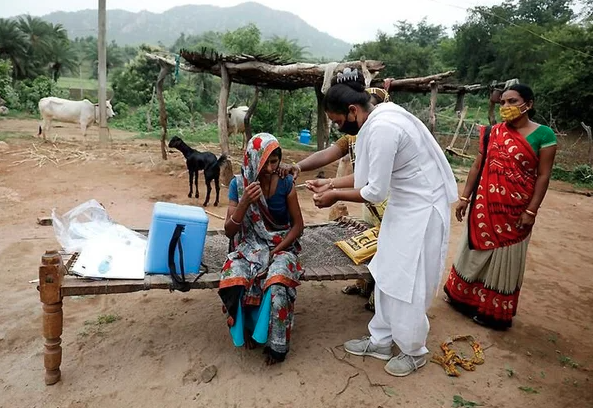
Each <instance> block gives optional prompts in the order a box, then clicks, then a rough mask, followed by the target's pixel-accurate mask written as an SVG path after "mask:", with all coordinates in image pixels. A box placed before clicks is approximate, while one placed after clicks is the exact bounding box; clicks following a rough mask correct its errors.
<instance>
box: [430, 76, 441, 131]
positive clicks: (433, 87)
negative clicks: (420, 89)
mask: <svg viewBox="0 0 593 408" xmlns="http://www.w3.org/2000/svg"><path fill="white" fill-rule="evenodd" d="M438 90H439V87H438V84H437V82H436V81H431V82H430V118H429V122H430V131H431V132H432V134H433V135H434V134H435V133H436V129H437V115H436V107H437V94H438Z"/></svg>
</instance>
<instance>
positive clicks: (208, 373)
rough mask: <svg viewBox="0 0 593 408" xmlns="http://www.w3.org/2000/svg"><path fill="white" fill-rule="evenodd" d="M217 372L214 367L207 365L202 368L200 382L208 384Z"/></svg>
mask: <svg viewBox="0 0 593 408" xmlns="http://www.w3.org/2000/svg"><path fill="white" fill-rule="evenodd" d="M217 372H218V369H217V368H216V366H215V365H209V366H208V367H206V368H204V369H203V370H202V374H201V377H202V382H204V383H209V382H210V381H212V379H213V378H214V377H216V373H217Z"/></svg>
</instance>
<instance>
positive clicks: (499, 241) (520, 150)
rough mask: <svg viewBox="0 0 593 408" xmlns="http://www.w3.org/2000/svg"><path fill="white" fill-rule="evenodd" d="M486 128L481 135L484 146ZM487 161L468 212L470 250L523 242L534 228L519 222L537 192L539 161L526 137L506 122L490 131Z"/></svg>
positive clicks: (483, 148)
mask: <svg viewBox="0 0 593 408" xmlns="http://www.w3.org/2000/svg"><path fill="white" fill-rule="evenodd" d="M483 140H484V129H482V132H481V143H480V144H481V145H482V142H483ZM484 150H486V157H485V162H484V165H483V170H482V174H481V177H480V179H479V182H478V185H477V188H476V190H475V192H474V197H473V200H472V204H471V207H470V212H469V217H468V218H469V221H468V222H469V245H470V249H477V250H489V249H495V248H500V247H504V246H509V245H513V244H516V243H518V242H521V241H523V240H524V239H525V238H527V237H528V236H529V234H530V233H531V229H529V228H524V229H519V228H518V227H517V222H518V221H519V217H520V216H521V214H522V213H523V212H524V211H525V210H526V209H527V206H528V205H529V203H530V201H531V198H532V197H533V193H534V191H535V181H536V178H537V166H538V163H539V159H538V157H537V155H536V153H535V152H534V151H533V148H532V147H531V145H530V144H529V142H528V141H527V139H526V138H525V137H523V135H521V134H520V133H519V132H517V131H516V130H515V129H513V128H511V127H509V126H508V125H507V124H506V123H501V124H497V125H494V126H493V127H492V129H491V131H490V137H489V141H488V144H487V146H483V147H482V146H481V151H482V152H483V151H484Z"/></svg>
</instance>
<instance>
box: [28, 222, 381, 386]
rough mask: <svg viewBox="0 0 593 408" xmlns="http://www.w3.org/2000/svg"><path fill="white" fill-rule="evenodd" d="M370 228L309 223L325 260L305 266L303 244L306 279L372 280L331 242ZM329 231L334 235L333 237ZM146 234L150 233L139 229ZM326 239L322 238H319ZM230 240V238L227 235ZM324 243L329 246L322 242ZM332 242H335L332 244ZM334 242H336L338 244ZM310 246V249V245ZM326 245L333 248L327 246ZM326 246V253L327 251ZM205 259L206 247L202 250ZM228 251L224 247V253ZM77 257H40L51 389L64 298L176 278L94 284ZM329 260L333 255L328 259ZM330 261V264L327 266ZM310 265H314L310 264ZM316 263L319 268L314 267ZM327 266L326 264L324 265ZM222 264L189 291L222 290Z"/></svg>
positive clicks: (162, 285)
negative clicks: (79, 272) (76, 267)
mask: <svg viewBox="0 0 593 408" xmlns="http://www.w3.org/2000/svg"><path fill="white" fill-rule="evenodd" d="M366 228H368V225H366V224H364V223H361V222H360V221H357V220H352V219H347V218H343V219H341V220H340V221H338V222H330V223H325V224H315V225H307V226H306V227H305V233H304V234H303V237H305V238H306V237H307V235H308V234H309V235H310V236H311V238H310V241H311V242H310V243H309V245H310V248H312V249H319V247H320V246H323V247H324V249H323V251H324V252H323V255H324V256H323V257H319V256H311V258H312V259H313V260H315V259H317V261H313V262H303V260H302V255H303V253H305V252H306V251H307V246H306V245H304V244H303V253H301V261H302V263H303V267H304V275H303V277H302V279H301V280H302V281H329V280H348V279H361V278H362V279H369V278H370V273H369V271H368V269H367V267H366V265H358V266H356V265H354V264H353V263H352V262H351V261H350V260H349V258H347V257H346V256H345V255H343V254H341V252H340V250H339V249H337V248H336V247H335V246H334V245H333V242H331V241H333V240H337V239H344V238H346V237H349V236H352V235H355V234H356V233H358V232H360V231H362V230H364V229H366ZM330 230H331V231H333V232H332V233H330ZM336 230H337V231H342V230H343V231H344V234H342V236H338V237H336V236H335V235H336V234H335V231H336ZM136 231H138V232H140V233H143V234H148V231H147V230H136ZM332 234H333V235H332ZM217 236H218V237H219V238H222V237H224V231H222V230H214V231H208V234H207V242H208V239H213V238H215V237H217ZM320 237H322V238H320ZM225 238H226V237H225ZM324 241H326V242H324ZM330 242H331V244H330ZM334 242H335V241H334ZM311 245H312V246H311ZM328 245H330V246H329V247H328ZM325 248H326V249H325ZM204 251H205V252H204V256H206V255H207V251H208V248H205V250H204ZM223 251H226V248H224V249H223ZM335 251H337V253H339V254H341V255H339V257H338V258H339V259H338V260H337V261H335V262H332V261H328V259H327V256H326V255H327V254H335ZM77 256H78V254H77V253H66V252H64V251H58V250H50V251H46V253H45V254H44V255H43V256H42V258H41V265H40V267H39V286H38V287H37V289H38V291H39V297H40V299H41V303H42V307H43V319H42V320H43V337H44V339H45V342H44V365H45V383H46V384H47V385H52V384H55V383H57V382H58V381H59V380H60V377H61V371H60V365H61V362H62V346H61V343H62V340H61V336H62V330H63V325H64V318H63V308H62V300H63V298H64V297H66V296H85V295H110V294H116V293H131V292H138V291H143V290H151V289H166V290H170V289H171V287H172V286H171V284H172V280H171V277H170V276H169V275H146V276H145V278H144V280H123V279H103V280H92V279H85V278H80V277H78V276H76V275H73V274H72V272H71V268H72V265H73V264H74V262H75V260H76V258H77ZM322 258H324V259H325V263H326V265H323V266H321V265H319V262H320V261H319V260H320V259H322ZM330 258H331V257H330ZM328 262H331V263H332V264H327V263H328ZM308 263H310V264H308ZM315 263H317V266H316V265H315ZM321 263H323V262H321ZM221 266H222V264H221V265H210V269H211V270H213V271H216V272H209V273H206V274H203V275H202V276H200V277H199V279H198V280H196V281H194V280H195V278H196V275H194V274H186V280H187V281H188V282H191V283H190V286H191V289H214V288H217V287H218V283H219V280H220V274H219V272H218V271H220V267H221Z"/></svg>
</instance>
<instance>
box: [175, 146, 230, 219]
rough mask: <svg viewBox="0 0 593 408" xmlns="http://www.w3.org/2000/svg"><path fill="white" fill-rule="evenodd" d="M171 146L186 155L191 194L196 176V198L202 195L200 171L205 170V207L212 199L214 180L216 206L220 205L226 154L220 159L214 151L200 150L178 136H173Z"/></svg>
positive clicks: (189, 195) (190, 193) (190, 194)
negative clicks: (220, 179)
mask: <svg viewBox="0 0 593 408" xmlns="http://www.w3.org/2000/svg"><path fill="white" fill-rule="evenodd" d="M169 147H170V148H173V149H177V150H179V151H180V152H181V153H183V156H184V157H185V163H186V164H187V170H188V171H189V194H188V195H187V196H188V197H189V198H191V196H192V193H193V181H194V176H195V178H196V198H199V197H200V192H199V191H198V172H199V171H200V170H203V171H204V177H205V178H206V187H207V189H208V190H207V192H206V200H205V201H204V207H206V206H207V205H208V202H209V201H210V192H211V191H212V184H211V183H212V180H214V187H215V188H216V201H214V206H215V207H216V206H218V201H219V196H220V183H219V178H220V166H221V165H222V163H224V162H225V161H226V160H227V157H226V155H224V154H223V155H222V156H220V157H219V158H218V159H217V158H216V156H215V155H214V154H213V153H210V152H198V151H197V150H195V149H192V148H191V147H189V146H188V145H187V144H185V142H184V141H183V140H181V138H180V137H178V136H173V137H172V138H171V141H170V142H169Z"/></svg>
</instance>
